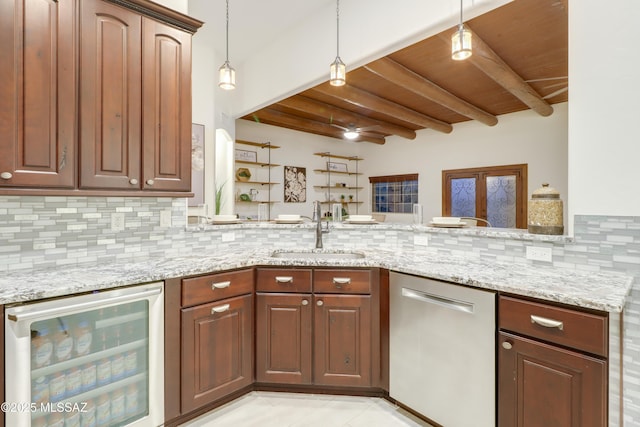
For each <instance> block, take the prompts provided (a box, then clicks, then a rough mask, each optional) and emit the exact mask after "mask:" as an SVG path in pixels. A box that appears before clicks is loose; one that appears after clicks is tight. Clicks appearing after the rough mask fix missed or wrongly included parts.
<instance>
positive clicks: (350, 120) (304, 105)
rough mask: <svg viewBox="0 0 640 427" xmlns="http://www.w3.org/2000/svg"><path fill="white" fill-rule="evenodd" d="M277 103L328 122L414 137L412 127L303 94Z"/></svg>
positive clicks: (409, 137)
mask: <svg viewBox="0 0 640 427" xmlns="http://www.w3.org/2000/svg"><path fill="white" fill-rule="evenodd" d="M278 105H281V106H284V107H288V108H291V109H293V110H297V111H300V112H304V113H310V114H314V115H316V116H318V117H322V118H324V119H325V120H327V121H328V122H329V121H330V120H333V121H334V122H337V123H338V124H340V125H342V126H344V127H348V126H350V125H354V126H356V127H359V128H364V127H366V128H373V129H375V131H376V132H378V133H383V134H388V135H398V136H402V137H404V138H408V139H415V137H416V132H415V131H414V130H412V129H409V128H405V127H402V126H398V125H394V124H393V123H388V122H384V121H382V120H376V119H372V118H370V117H367V116H363V115H362V114H358V113H354V112H353V111H349V110H345V109H343V108H339V107H336V106H334V105H331V104H327V103H325V102H321V101H316V100H314V99H311V98H307V97H305V96H295V97H291V98H287V99H284V100H282V101H280V102H278Z"/></svg>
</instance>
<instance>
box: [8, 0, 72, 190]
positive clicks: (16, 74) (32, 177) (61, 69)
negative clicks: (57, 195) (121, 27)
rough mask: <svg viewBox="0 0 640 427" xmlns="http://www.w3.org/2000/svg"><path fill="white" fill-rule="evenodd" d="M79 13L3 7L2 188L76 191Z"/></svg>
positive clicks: (35, 1) (49, 5)
mask: <svg viewBox="0 0 640 427" xmlns="http://www.w3.org/2000/svg"><path fill="white" fill-rule="evenodd" d="M76 6H77V2H76V1H74V0H58V1H50V0H32V1H26V0H15V1H13V0H12V1H2V2H0V58H2V59H1V60H0V187H52V188H73V187H74V186H75V162H76V160H75V158H76V122H75V117H76V106H77V104H76V98H77V97H76V93H77V92H76V87H77V74H76V68H77V67H76V59H77V54H76V49H75V43H74V42H75V37H76V31H77V25H76V20H75V16H76Z"/></svg>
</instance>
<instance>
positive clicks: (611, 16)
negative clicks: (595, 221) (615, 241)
mask: <svg viewBox="0 0 640 427" xmlns="http://www.w3.org/2000/svg"><path fill="white" fill-rule="evenodd" d="M638 22H640V2H638V1H634V0H609V1H606V2H603V1H600V0H579V1H572V2H571V4H570V8H569V82H570V93H569V97H570V100H571V102H570V104H569V192H570V194H571V203H570V205H569V211H570V214H575V215H579V214H584V215H632V216H638V215H640V197H638V183H639V182H640V167H639V164H638V163H639V159H640V126H638V117H639V116H640V103H638V99H637V98H638V94H640V79H638V76H639V75H640V50H639V49H638V35H637V25H638Z"/></svg>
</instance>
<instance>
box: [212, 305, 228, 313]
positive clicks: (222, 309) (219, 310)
mask: <svg viewBox="0 0 640 427" xmlns="http://www.w3.org/2000/svg"><path fill="white" fill-rule="evenodd" d="M227 310H229V304H225V305H219V306H218V307H213V308H212V309H211V314H214V313H224V312H225V311H227Z"/></svg>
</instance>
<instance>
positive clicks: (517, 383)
mask: <svg viewBox="0 0 640 427" xmlns="http://www.w3.org/2000/svg"><path fill="white" fill-rule="evenodd" d="M499 345H500V348H499V374H498V375H499V379H498V382H499V384H498V414H499V421H498V423H499V427H549V426H554V427H604V426H606V425H607V421H606V420H607V363H606V362H605V361H603V360H600V359H596V358H593V357H590V356H586V355H583V354H580V353H576V352H573V351H569V350H565V349H562V348H559V347H554V346H551V345H548V344H544V343H541V342H538V341H534V340H530V339H526V338H521V337H518V336H516V335H511V334H509V333H505V332H500V338H499Z"/></svg>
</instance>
